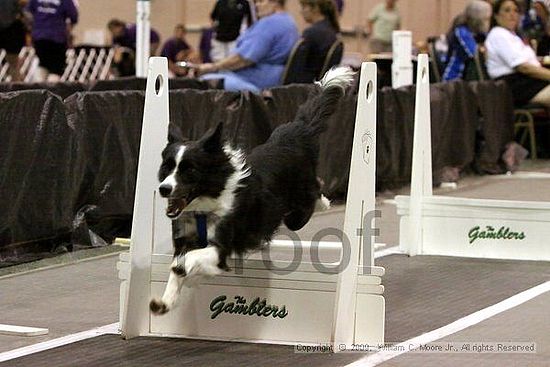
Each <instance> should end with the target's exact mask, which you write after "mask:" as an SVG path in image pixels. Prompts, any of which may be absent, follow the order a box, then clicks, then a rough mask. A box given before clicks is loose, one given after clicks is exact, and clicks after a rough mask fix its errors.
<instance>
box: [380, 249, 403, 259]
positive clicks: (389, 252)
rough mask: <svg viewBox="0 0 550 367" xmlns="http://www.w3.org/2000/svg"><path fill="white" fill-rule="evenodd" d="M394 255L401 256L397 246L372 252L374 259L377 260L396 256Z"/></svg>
mask: <svg viewBox="0 0 550 367" xmlns="http://www.w3.org/2000/svg"><path fill="white" fill-rule="evenodd" d="M396 254H401V255H402V254H403V252H401V251H400V250H399V246H393V247H389V248H385V249H382V250H378V251H375V252H374V258H375V259H379V258H381V257H384V256H389V255H396Z"/></svg>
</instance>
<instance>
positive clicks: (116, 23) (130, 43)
mask: <svg viewBox="0 0 550 367" xmlns="http://www.w3.org/2000/svg"><path fill="white" fill-rule="evenodd" d="M107 28H108V29H109V32H111V35H112V37H113V45H119V46H122V47H127V48H130V49H132V50H134V51H135V50H136V34H137V29H136V25H135V24H133V23H130V24H126V23H125V22H123V21H122V20H119V19H111V20H110V21H109V23H108V24H107ZM150 42H151V46H150V50H151V55H156V54H157V50H158V47H159V45H160V36H159V33H158V32H157V31H156V30H154V29H153V28H151V36H150Z"/></svg>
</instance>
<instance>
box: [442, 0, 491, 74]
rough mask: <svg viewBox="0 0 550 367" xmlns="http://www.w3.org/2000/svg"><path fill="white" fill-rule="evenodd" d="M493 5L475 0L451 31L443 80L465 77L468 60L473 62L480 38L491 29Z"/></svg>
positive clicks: (448, 38) (448, 36) (448, 37)
mask: <svg viewBox="0 0 550 367" xmlns="http://www.w3.org/2000/svg"><path fill="white" fill-rule="evenodd" d="M490 21H491V5H489V4H488V3H487V2H485V1H482V0H473V1H472V2H470V3H469V4H468V6H467V7H466V10H465V11H464V16H463V17H462V19H461V21H460V22H459V23H458V24H457V25H456V26H455V27H454V28H453V29H451V31H450V32H449V34H448V35H447V40H448V44H449V51H448V57H447V60H448V63H447V66H446V67H445V71H444V73H443V80H444V81H449V80H455V79H463V78H464V71H465V69H466V65H467V63H468V62H472V61H473V59H474V57H475V54H476V52H477V50H478V40H479V39H480V38H484V37H485V35H486V34H487V32H488V31H489V25H490Z"/></svg>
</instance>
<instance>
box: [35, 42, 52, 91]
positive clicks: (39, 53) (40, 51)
mask: <svg viewBox="0 0 550 367" xmlns="http://www.w3.org/2000/svg"><path fill="white" fill-rule="evenodd" d="M33 46H34V52H35V54H36V57H38V60H39V62H40V64H39V66H38V68H37V70H36V72H35V73H34V77H33V81H34V82H39V83H40V82H44V81H46V79H47V78H48V69H47V68H46V66H45V65H44V64H45V63H47V59H48V57H49V56H48V45H47V43H46V42H45V41H42V40H35V41H34V42H33Z"/></svg>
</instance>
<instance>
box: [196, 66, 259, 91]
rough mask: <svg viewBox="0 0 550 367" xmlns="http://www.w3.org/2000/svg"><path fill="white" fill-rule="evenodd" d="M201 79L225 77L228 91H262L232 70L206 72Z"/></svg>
mask: <svg viewBox="0 0 550 367" xmlns="http://www.w3.org/2000/svg"><path fill="white" fill-rule="evenodd" d="M199 79H200V80H213V79H223V89H225V90H228V91H234V92H238V91H242V90H248V91H251V92H253V93H260V92H261V90H260V88H258V87H257V86H255V85H254V84H252V83H250V82H248V81H246V80H244V79H243V78H241V77H240V76H239V75H237V74H236V73H234V72H232V71H221V72H219V73H210V74H205V75H203V76H201V77H200V78H199Z"/></svg>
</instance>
